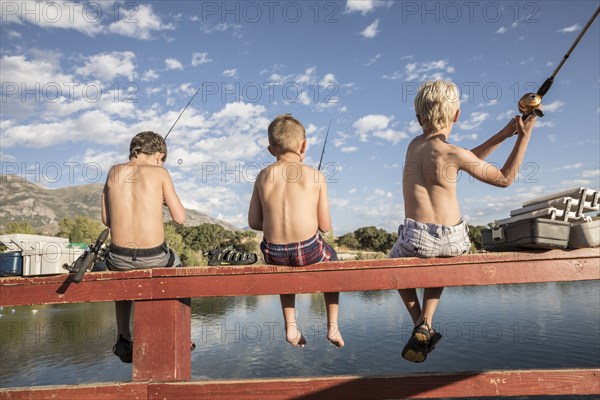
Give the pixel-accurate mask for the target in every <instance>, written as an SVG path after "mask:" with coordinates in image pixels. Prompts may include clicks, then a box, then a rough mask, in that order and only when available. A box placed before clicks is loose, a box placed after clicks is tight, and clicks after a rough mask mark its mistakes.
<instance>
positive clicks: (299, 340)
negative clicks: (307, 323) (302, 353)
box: [285, 324, 306, 347]
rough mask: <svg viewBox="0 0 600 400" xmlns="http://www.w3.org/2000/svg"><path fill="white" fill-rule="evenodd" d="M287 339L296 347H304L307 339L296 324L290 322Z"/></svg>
mask: <svg viewBox="0 0 600 400" xmlns="http://www.w3.org/2000/svg"><path fill="white" fill-rule="evenodd" d="M285 340H287V342H288V343H289V344H291V345H292V346H295V347H304V345H305V344H306V339H305V338H304V336H302V333H301V332H300V329H298V326H297V325H296V324H288V325H287V326H286V329H285Z"/></svg>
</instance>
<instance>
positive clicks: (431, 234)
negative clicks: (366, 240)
mask: <svg viewBox="0 0 600 400" xmlns="http://www.w3.org/2000/svg"><path fill="white" fill-rule="evenodd" d="M468 232H469V227H468V225H467V223H466V222H464V221H461V222H460V223H459V224H458V225H454V226H445V225H437V224H425V223H421V222H417V221H415V220H413V219H410V218H405V219H404V224H403V225H400V227H399V228H398V240H397V241H396V243H395V244H394V247H393V248H392V251H391V252H390V258H399V257H421V258H430V257H456V256H460V255H461V254H465V253H468V252H469V250H470V249H471V242H470V240H469V235H468Z"/></svg>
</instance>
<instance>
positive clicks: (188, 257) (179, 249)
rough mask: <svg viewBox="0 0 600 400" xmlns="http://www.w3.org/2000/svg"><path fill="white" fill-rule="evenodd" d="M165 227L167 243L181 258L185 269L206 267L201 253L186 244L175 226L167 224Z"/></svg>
mask: <svg viewBox="0 0 600 400" xmlns="http://www.w3.org/2000/svg"><path fill="white" fill-rule="evenodd" d="M164 226H165V242H167V245H168V246H169V248H170V249H171V250H173V251H174V252H175V254H177V255H178V256H179V258H180V259H181V263H182V264H183V266H184V267H188V266H191V267H194V266H200V265H205V263H203V262H202V256H201V255H200V253H199V252H198V251H195V250H192V249H191V248H190V247H189V246H187V245H186V244H185V242H184V240H183V237H182V236H181V235H180V234H179V233H178V232H177V227H176V225H175V224H172V223H167V224H165V225H164Z"/></svg>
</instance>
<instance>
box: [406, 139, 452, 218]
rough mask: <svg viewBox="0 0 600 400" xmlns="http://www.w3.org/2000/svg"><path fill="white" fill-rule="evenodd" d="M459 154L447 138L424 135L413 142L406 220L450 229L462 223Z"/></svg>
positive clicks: (408, 164)
mask: <svg viewBox="0 0 600 400" xmlns="http://www.w3.org/2000/svg"><path fill="white" fill-rule="evenodd" d="M455 150H456V147H455V146H453V145H451V144H449V143H448V142H446V137H445V136H444V135H443V134H433V135H429V136H425V135H421V136H418V137H416V138H415V139H413V140H412V141H411V142H410V144H409V146H408V150H407V152H406V161H405V165H404V171H403V179H402V182H403V194H404V214H405V216H406V217H408V218H411V219H414V220H415V221H419V222H423V223H433V224H442V225H446V226H453V225H456V224H458V223H459V222H460V219H461V216H460V208H459V205H458V199H457V197H456V180H457V176H458V165H457V164H456V162H454V160H455V159H456V157H455V156H454V153H455Z"/></svg>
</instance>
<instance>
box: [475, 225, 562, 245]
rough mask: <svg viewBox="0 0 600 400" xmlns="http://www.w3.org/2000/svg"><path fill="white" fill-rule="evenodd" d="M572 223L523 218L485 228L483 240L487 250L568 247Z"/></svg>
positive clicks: (482, 233) (482, 234)
mask: <svg viewBox="0 0 600 400" xmlns="http://www.w3.org/2000/svg"><path fill="white" fill-rule="evenodd" d="M570 228H571V223H570V222H567V221H558V220H551V219H546V218H533V219H522V220H518V221H515V222H509V223H506V224H503V225H499V226H498V227H496V228H490V229H483V230H482V231H481V241H482V243H483V248H484V249H485V250H487V251H515V250H519V249H523V248H526V249H566V248H567V245H568V243H569V231H570Z"/></svg>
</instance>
